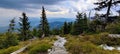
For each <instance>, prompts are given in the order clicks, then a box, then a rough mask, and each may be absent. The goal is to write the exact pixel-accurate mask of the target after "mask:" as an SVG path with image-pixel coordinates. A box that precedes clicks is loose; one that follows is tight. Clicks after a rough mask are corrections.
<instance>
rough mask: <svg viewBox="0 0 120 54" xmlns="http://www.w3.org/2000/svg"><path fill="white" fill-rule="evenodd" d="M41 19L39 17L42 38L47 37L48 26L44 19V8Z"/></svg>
mask: <svg viewBox="0 0 120 54" xmlns="http://www.w3.org/2000/svg"><path fill="white" fill-rule="evenodd" d="M41 15H42V17H41V24H40V30H42V34H43V35H42V37H44V36H48V35H49V24H48V21H47V18H46V13H45V9H44V7H42V14H41Z"/></svg>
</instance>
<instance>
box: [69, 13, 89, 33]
mask: <svg viewBox="0 0 120 54" xmlns="http://www.w3.org/2000/svg"><path fill="white" fill-rule="evenodd" d="M76 18H77V19H76V21H75V22H74V24H73V26H72V30H71V34H73V35H79V34H82V33H84V32H86V31H87V29H88V24H87V21H88V20H87V16H86V14H83V13H79V12H78V14H77V15H76Z"/></svg>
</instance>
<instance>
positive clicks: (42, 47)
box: [29, 44, 51, 54]
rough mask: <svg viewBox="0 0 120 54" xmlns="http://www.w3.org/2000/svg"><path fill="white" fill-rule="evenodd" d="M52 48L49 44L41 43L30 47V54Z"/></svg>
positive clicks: (44, 51)
mask: <svg viewBox="0 0 120 54" xmlns="http://www.w3.org/2000/svg"><path fill="white" fill-rule="evenodd" d="M50 48H51V45H49V44H39V45H36V46H34V47H33V48H31V49H30V51H29V54H38V53H47V50H48V49H50Z"/></svg>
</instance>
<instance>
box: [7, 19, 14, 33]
mask: <svg viewBox="0 0 120 54" xmlns="http://www.w3.org/2000/svg"><path fill="white" fill-rule="evenodd" d="M14 27H15V18H13V19H12V20H11V21H10V24H9V29H8V32H9V33H12V32H14V30H15V28H14Z"/></svg>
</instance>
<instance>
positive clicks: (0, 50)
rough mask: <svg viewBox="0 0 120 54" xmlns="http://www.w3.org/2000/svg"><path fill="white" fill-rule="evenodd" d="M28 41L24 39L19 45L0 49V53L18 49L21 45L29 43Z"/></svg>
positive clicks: (5, 53)
mask: <svg viewBox="0 0 120 54" xmlns="http://www.w3.org/2000/svg"><path fill="white" fill-rule="evenodd" d="M28 43H29V42H28V41H23V42H19V44H18V45H16V46H11V47H8V48H5V49H0V54H10V53H12V52H14V51H16V50H18V49H20V48H21V47H24V46H25V45H26V44H28Z"/></svg>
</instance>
